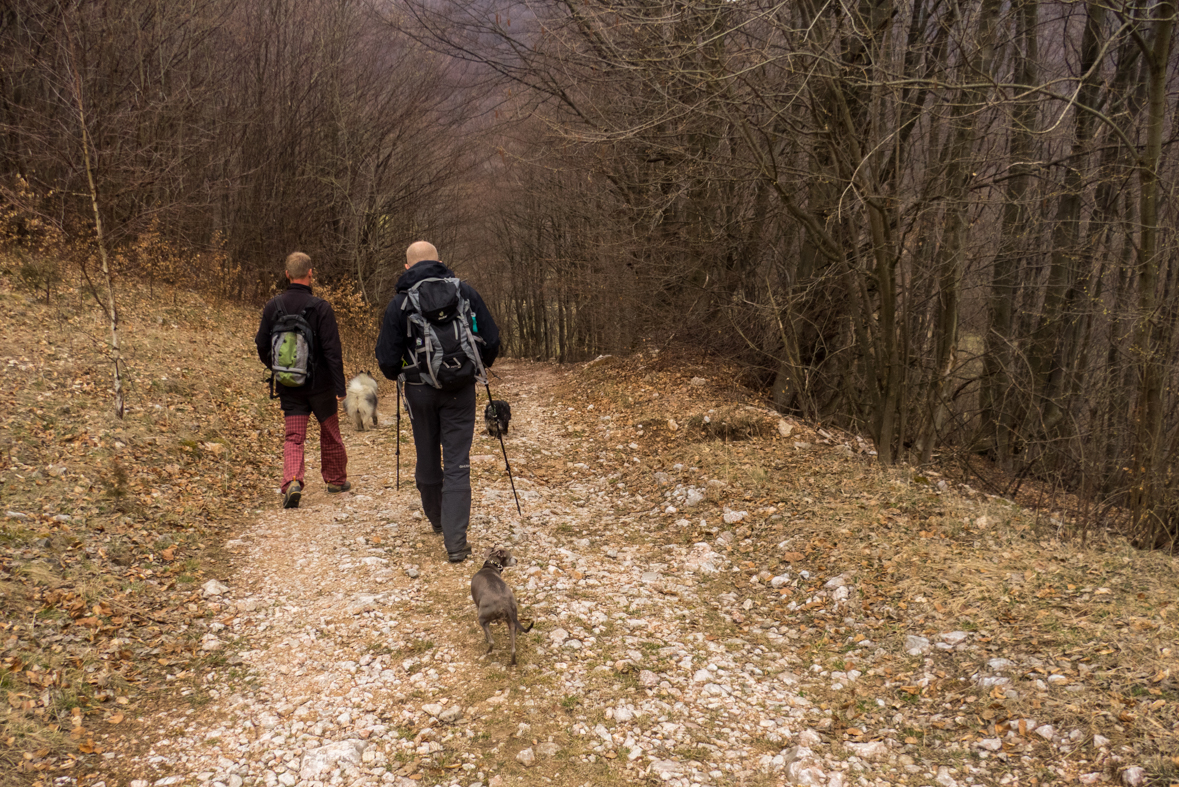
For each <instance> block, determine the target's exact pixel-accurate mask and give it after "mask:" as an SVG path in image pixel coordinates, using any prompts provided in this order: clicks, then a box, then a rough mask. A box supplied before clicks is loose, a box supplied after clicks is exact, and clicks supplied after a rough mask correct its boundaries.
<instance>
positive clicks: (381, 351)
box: [377, 260, 499, 380]
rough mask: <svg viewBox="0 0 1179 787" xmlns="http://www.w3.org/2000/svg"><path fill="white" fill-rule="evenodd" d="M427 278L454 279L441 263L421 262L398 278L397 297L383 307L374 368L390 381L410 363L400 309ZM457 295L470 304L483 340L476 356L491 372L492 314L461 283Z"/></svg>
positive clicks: (495, 347)
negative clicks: (383, 317) (416, 285)
mask: <svg viewBox="0 0 1179 787" xmlns="http://www.w3.org/2000/svg"><path fill="white" fill-rule="evenodd" d="M430 278H438V279H449V278H454V273H453V272H451V270H450V269H449V268H447V267H446V266H445V265H443V264H442V263H441V262H437V261H434V260H423V261H422V262H419V263H417V264H416V265H414V266H413V267H412V268H410V269H409V270H407V271H406V272H405V273H403V274H402V275H401V278H400V279H398V280H397V294H396V295H394V296H393V299H392V300H391V301H389V305H388V306H387V307H385V319H384V320H383V321H382V322H381V335H380V336H379V337H377V365H378V366H380V367H381V373H382V374H383V375H385V377H387V378H388V379H390V380H395V379H397V376H398V375H399V374H401V365H402V362H403V361H404V362H405V363H407V364H409V363H412V362H413V359H412V358H411V357H410V355H409V349H410V348H409V342H407V341H406V335H405V330H406V327H407V326H406V320H405V312H404V311H403V309H402V307H403V306H404V305H405V300H406V296H405V293H406V292H407V291H408V290H409V288H410V287H413V286H414V285H415V284H417V283H418V282H419V281H421V280H422V279H430ZM459 291H460V292H461V293H462V295H463V297H464V298H466V299H467V300H468V301H470V302H471V311H473V312H474V313H475V326H476V328H478V331H477V335H478V337H479V338H480V339H482V340H483V344H481V345H478V347H479V355H480V357H482V359H483V365H484V366H486V367H487V368H489V369H490V368H491V365H492V364H493V363H495V358H496V356H498V355H499V328H498V327H496V324H495V320H493V319H492V317H491V312H489V311H488V310H487V304H485V303H484V302H483V298H482V297H481V296H480V295H479V293H478V292H476V291H475V288H474V287H472V286H471V285H469V284H467V283H466V282H462V283H461V284H460V285H459Z"/></svg>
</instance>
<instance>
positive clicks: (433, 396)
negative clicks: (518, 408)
mask: <svg viewBox="0 0 1179 787" xmlns="http://www.w3.org/2000/svg"><path fill="white" fill-rule="evenodd" d="M405 400H406V402H407V403H408V404H409V411H410V416H411V420H412V422H413V444H414V448H415V449H416V450H417V455H418V463H417V468H416V469H415V470H414V481H415V482H416V484H417V487H418V491H419V492H420V493H421V496H422V510H423V511H424V512H425V514H426V518H427V519H429V520H430V524H431V526H433V528H434V529H435V530H438V529H439V528H441V530H442V539H443V542H444V543H445V545H446V551H447V553H448V554H450V555H455V554H458V553H460V552H462V551H463V550H465V549H467V526H468V525H469V524H470V521H471V440H472V439H473V438H474V436H475V385H474V384H473V383H472V384H471V385H468V386H466V387H465V388H462V389H460V390H458V391H439V390H438V389H437V388H434V387H432V386H429V385H407V386H405Z"/></svg>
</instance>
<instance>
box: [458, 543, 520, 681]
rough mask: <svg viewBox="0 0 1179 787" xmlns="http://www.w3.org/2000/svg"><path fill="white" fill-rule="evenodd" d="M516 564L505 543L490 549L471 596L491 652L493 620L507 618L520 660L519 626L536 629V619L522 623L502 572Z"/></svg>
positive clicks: (513, 644)
mask: <svg viewBox="0 0 1179 787" xmlns="http://www.w3.org/2000/svg"><path fill="white" fill-rule="evenodd" d="M514 565H516V558H514V557H512V553H511V552H509V551H508V550H507V549H506V548H504V547H493V548H492V549H489V550H488V551H487V557H486V558H485V559H484V561H483V568H481V569H479V571H478V572H477V573H476V574H475V576H473V577H471V598H472V599H473V600H474V601H475V606H476V607H477V608H478V609H479V625H480V626H482V627H483V636H484V637H486V638H487V652H488V653H490V652H491V651H492V649H493V648H494V647H495V643H493V642H492V641H491V626H490V624H491V622H492V621H494V620H503V621H504V622H505V623H507V624H508V633H509V634H510V635H511V638H512V661H511V664H512V665H513V666H515V664H516V630H517V629H519V630H520V631H523V632H529V631H531V630H532V623H529V624H528V625H527V626H522V625H520V619H519V617H518V616H517V612H516V597H515V596H514V595H512V589H511V588H510V587H508V583H506V582H504V580H503V577H501V576H500V574H501V573H502V572H503V570H504V569H505V568H508V567H509V566H514Z"/></svg>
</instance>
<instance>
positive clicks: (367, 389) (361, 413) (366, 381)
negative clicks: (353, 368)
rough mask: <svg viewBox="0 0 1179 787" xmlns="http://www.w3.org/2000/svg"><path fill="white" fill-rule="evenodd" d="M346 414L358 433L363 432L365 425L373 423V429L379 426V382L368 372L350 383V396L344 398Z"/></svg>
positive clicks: (357, 376) (359, 375)
mask: <svg viewBox="0 0 1179 787" xmlns="http://www.w3.org/2000/svg"><path fill="white" fill-rule="evenodd" d="M344 412H345V413H347V414H348V418H349V419H351V421H352V423H354V424H356V431H358V432H363V431H364V425H365V423H366V422H368V421H372V424H373V428H376V426H377V419H378V418H379V417H380V416H379V415H378V414H377V381H376V378H374V377H373V376H372V375H371V374H369V373H368V372H361V373H360V374H358V375H356V376H355V377H353V378H352V382H350V383H348V395H347V396H345V397H344Z"/></svg>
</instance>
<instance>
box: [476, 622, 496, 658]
mask: <svg viewBox="0 0 1179 787" xmlns="http://www.w3.org/2000/svg"><path fill="white" fill-rule="evenodd" d="M479 625H480V626H482V627H483V636H484V638H486V640H487V652H488V653H490V652H491V651H492V649H494V648H495V643H494V642H492V641H491V623H490V622H488V621H483V620H481V621H479Z"/></svg>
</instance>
